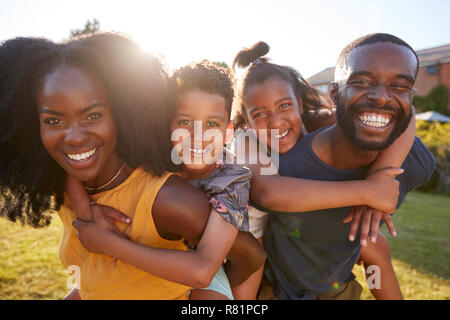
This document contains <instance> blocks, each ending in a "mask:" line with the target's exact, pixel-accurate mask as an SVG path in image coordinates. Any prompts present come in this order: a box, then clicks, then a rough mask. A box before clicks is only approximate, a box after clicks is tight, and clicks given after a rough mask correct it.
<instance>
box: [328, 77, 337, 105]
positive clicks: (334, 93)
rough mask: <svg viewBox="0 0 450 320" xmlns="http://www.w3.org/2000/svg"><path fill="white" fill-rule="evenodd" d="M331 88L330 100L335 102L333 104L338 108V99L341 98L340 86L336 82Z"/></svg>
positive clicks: (332, 83)
mask: <svg viewBox="0 0 450 320" xmlns="http://www.w3.org/2000/svg"><path fill="white" fill-rule="evenodd" d="M330 85H331V87H330V98H331V100H333V103H334V105H335V106H337V103H338V100H339V99H338V97H339V84H338V83H337V82H335V81H333V82H331V84H330Z"/></svg>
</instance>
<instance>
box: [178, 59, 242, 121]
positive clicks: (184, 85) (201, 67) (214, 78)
mask: <svg viewBox="0 0 450 320" xmlns="http://www.w3.org/2000/svg"><path fill="white" fill-rule="evenodd" d="M171 78H172V81H173V83H172V84H173V85H174V87H175V92H176V97H178V96H180V95H181V94H182V93H184V92H186V91H189V90H200V91H203V92H207V93H213V94H217V95H219V96H221V97H223V98H224V99H225V107H226V110H227V112H228V116H231V106H232V104H233V95H234V91H233V83H232V80H231V75H230V71H229V70H228V69H227V68H224V67H221V66H219V65H217V64H215V63H213V62H209V61H206V60H203V61H201V62H195V63H191V64H188V65H187V66H184V67H181V68H179V69H177V70H175V72H174V73H173V74H172V77H171Z"/></svg>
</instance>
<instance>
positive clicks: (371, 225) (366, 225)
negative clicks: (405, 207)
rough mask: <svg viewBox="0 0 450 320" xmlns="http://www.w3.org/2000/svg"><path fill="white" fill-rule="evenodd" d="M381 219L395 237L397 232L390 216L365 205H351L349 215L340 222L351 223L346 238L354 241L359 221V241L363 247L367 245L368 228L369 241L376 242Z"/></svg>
mask: <svg viewBox="0 0 450 320" xmlns="http://www.w3.org/2000/svg"><path fill="white" fill-rule="evenodd" d="M381 219H383V220H384V222H385V223H386V225H387V227H388V229H389V232H390V234H391V235H392V236H393V237H396V236H397V232H396V230H395V227H394V223H393V222H392V217H391V216H390V215H389V214H387V213H385V212H382V211H378V210H375V209H372V208H370V207H367V206H360V207H353V208H352V209H351V210H350V213H349V215H348V216H347V217H345V219H344V220H343V221H342V222H343V223H349V222H351V223H352V224H351V226H350V232H349V236H348V238H349V240H350V241H354V240H355V237H356V233H357V231H358V227H359V223H360V221H361V234H360V243H361V245H362V246H363V247H365V246H366V245H367V237H368V234H369V230H370V241H371V242H377V237H378V231H379V228H380V220H381Z"/></svg>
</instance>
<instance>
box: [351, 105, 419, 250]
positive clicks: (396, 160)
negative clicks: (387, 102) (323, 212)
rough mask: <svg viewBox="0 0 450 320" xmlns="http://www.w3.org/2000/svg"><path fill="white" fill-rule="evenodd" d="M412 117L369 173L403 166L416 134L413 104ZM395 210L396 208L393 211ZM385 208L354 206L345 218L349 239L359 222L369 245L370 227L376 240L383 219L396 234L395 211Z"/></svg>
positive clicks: (372, 236)
mask: <svg viewBox="0 0 450 320" xmlns="http://www.w3.org/2000/svg"><path fill="white" fill-rule="evenodd" d="M411 112H412V113H413V114H412V117H411V121H410V122H409V125H408V128H407V129H406V131H405V132H403V133H402V135H401V136H400V137H399V138H398V139H397V140H395V141H394V143H393V144H392V145H391V146H390V147H389V148H387V149H386V150H383V151H381V152H380V154H379V155H378V157H377V159H376V160H375V162H374V163H373V164H372V166H371V167H370V169H369V172H368V173H367V175H368V176H369V178H370V176H371V175H373V174H374V173H376V172H379V170H382V169H383V168H387V167H401V166H402V164H403V162H404V161H405V159H406V157H407V156H408V153H409V151H410V150H411V147H412V145H413V143H414V137H415V135H416V115H415V108H414V106H411ZM393 212H395V210H394V211H393ZM393 212H389V211H385V210H381V211H380V210H374V209H373V208H369V207H367V206H362V207H361V206H358V207H356V208H352V210H351V211H350V214H349V215H348V216H347V217H346V218H345V219H344V220H343V222H344V223H349V222H350V221H351V225H350V231H349V239H350V241H353V240H354V239H355V237H356V233H357V231H358V227H359V223H360V221H362V224H361V235H360V242H361V244H362V245H363V246H365V245H367V240H368V239H367V237H368V234H369V229H370V241H371V242H376V241H377V237H378V230H379V227H380V220H381V219H383V220H384V222H386V225H387V227H388V229H389V232H390V233H391V235H392V236H394V237H395V236H396V235H397V232H396V230H395V227H394V224H393V222H392V218H391V217H390V215H389V213H393Z"/></svg>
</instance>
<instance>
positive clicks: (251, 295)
mask: <svg viewBox="0 0 450 320" xmlns="http://www.w3.org/2000/svg"><path fill="white" fill-rule="evenodd" d="M257 240H258V242H259V243H260V244H261V246H263V237H261V238H258V239H257ZM263 273H264V265H262V266H261V268H259V269H258V271H256V272H255V273H254V274H252V275H251V276H250V277H249V278H248V279H247V280H245V281H244V282H243V283H241V284H240V285H238V286H236V287H234V288H232V290H233V296H234V298H235V299H236V300H256V295H257V294H258V290H259V286H260V285H261V279H262V276H263Z"/></svg>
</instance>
